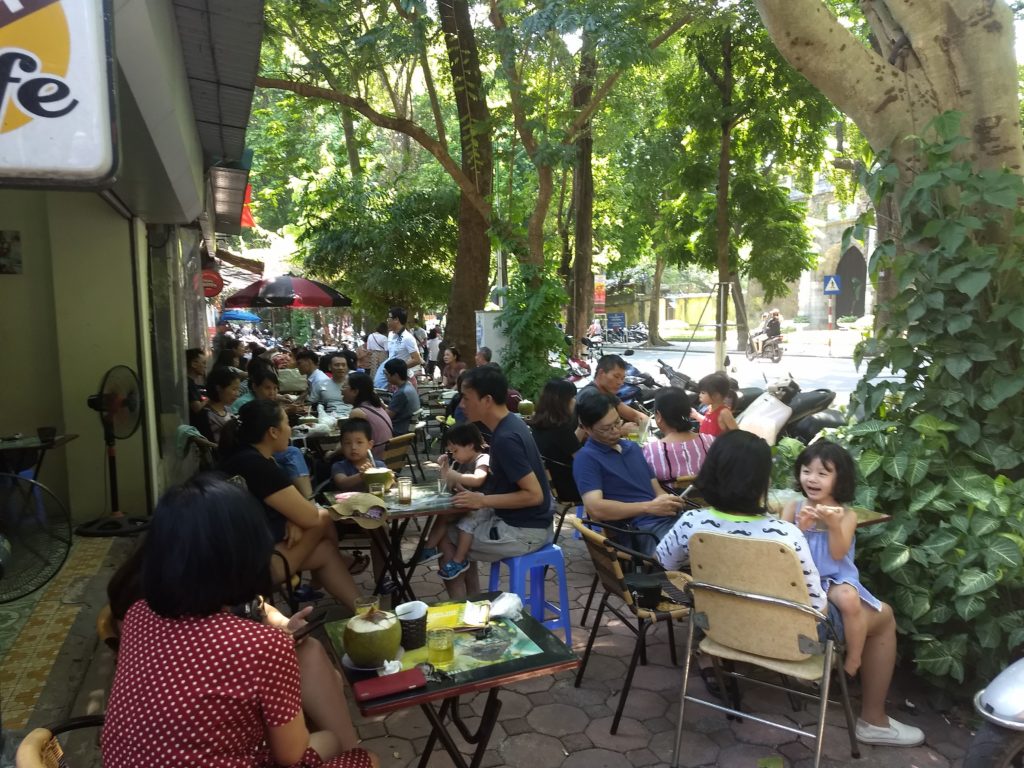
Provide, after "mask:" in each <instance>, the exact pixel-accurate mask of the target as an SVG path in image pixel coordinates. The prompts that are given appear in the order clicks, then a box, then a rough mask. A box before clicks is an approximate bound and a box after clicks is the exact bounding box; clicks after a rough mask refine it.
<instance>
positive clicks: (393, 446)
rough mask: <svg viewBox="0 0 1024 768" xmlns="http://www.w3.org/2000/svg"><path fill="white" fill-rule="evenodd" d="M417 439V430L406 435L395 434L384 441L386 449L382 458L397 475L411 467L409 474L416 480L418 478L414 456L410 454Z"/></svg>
mask: <svg viewBox="0 0 1024 768" xmlns="http://www.w3.org/2000/svg"><path fill="white" fill-rule="evenodd" d="M415 439H416V433H415V432H407V433H406V434H404V435H395V436H394V437H392V438H391V439H390V440H388V441H387V442H386V443H384V451H383V452H382V453H381V457H380V460H381V461H383V462H384V463H385V464H386V465H387V468H388V469H390V470H391V471H392V472H394V473H395V477H398V475H400V474H401V473H402V470H403V469H405V468H406V467H409V474H410V475H412V477H413V479H414V480H415V479H416V470H415V469H414V468H413V463H412V457H411V456H410V455H409V451H410V449H411V448H412V443H413V441H414V440H415Z"/></svg>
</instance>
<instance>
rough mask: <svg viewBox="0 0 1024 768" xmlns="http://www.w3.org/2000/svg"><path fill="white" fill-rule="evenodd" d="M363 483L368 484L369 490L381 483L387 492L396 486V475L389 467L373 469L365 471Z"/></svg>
mask: <svg viewBox="0 0 1024 768" xmlns="http://www.w3.org/2000/svg"><path fill="white" fill-rule="evenodd" d="M363 482H364V483H366V487H367V488H369V487H370V486H371V485H374V484H376V483H380V484H381V485H383V486H384V490H385V491H386V490H388V489H389V488H390V487H391V486H392V485H394V484H395V473H394V472H392V471H391V470H390V469H388V468H387V467H371V468H370V469H364V470H363Z"/></svg>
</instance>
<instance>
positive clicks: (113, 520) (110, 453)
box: [75, 418, 149, 538]
mask: <svg viewBox="0 0 1024 768" xmlns="http://www.w3.org/2000/svg"><path fill="white" fill-rule="evenodd" d="M103 441H104V442H105V443H106V444H107V475H108V476H109V479H110V515H109V516H105V517H97V518H96V519H95V520H90V521H89V522H87V523H82V524H81V525H79V526H78V527H77V528H75V533H76V534H77V535H79V536H84V537H86V538H103V537H110V536H135V535H136V534H139V533H142V532H143V531H145V530H146V529H147V528H149V520H147V519H146V518H144V517H128V516H126V515H125V514H124V513H123V512H121V503H120V499H119V498H118V495H117V448H116V447H115V444H116V442H117V441H116V439H115V438H114V427H113V425H112V424H111V423H110V419H108V418H104V419H103Z"/></svg>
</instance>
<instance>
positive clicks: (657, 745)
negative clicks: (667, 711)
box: [647, 728, 749, 768]
mask: <svg viewBox="0 0 1024 768" xmlns="http://www.w3.org/2000/svg"><path fill="white" fill-rule="evenodd" d="M675 739H676V732H675V729H673V730H671V731H663V732H662V733H658V734H655V735H654V736H652V737H651V742H650V744H648V745H647V748H648V749H650V750H651V751H652V752H654V754H656V755H657V756H658V758H659V759H660V760H661V761H662V762H663V763H665V764H666V765H669V764H671V762H672V747H673V745H674V744H675ZM719 751H720V749H719V746H718V745H717V744H715V742H713V741H712V740H711V739H709V738H708V737H707V736H705V735H704V734H702V733H695V732H694V731H691V730H689V729H688V728H684V729H683V738H682V741H681V742H680V746H679V765H680V766H683V767H684V768H693V767H694V766H699V765H714V764H715V761H716V760H717V759H718V753H719ZM747 768H749V767H747Z"/></svg>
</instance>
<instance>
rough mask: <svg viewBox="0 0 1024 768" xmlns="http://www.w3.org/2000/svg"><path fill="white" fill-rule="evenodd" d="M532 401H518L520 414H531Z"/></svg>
mask: <svg viewBox="0 0 1024 768" xmlns="http://www.w3.org/2000/svg"><path fill="white" fill-rule="evenodd" d="M533 410H534V409H533V402H532V401H530V400H520V401H519V414H520V415H521V416H533Z"/></svg>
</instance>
